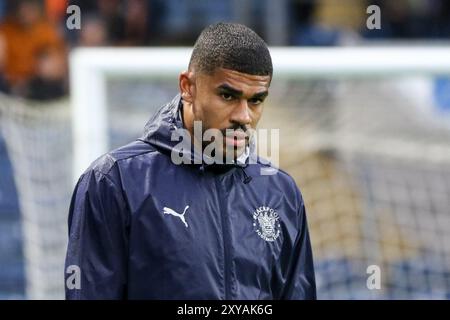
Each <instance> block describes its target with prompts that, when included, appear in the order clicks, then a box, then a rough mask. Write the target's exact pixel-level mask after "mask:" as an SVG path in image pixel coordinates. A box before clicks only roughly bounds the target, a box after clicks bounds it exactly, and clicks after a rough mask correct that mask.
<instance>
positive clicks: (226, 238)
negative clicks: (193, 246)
mask: <svg viewBox="0 0 450 320" xmlns="http://www.w3.org/2000/svg"><path fill="white" fill-rule="evenodd" d="M216 187H217V189H218V191H219V193H218V197H219V202H220V216H221V221H222V239H223V256H224V279H225V280H224V281H225V300H230V298H231V288H230V286H231V263H230V246H231V244H230V243H231V239H230V230H229V223H228V213H227V210H226V203H224V197H221V196H220V195H221V192H220V191H224V192H223V193H222V194H226V193H225V190H223V188H222V187H221V185H220V178H217V179H216Z"/></svg>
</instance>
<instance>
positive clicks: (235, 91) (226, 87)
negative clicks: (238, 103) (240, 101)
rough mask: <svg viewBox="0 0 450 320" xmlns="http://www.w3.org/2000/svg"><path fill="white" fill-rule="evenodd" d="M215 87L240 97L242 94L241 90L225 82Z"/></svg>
mask: <svg viewBox="0 0 450 320" xmlns="http://www.w3.org/2000/svg"><path fill="white" fill-rule="evenodd" d="M217 89H219V90H220V91H222V92H226V93H228V94H231V95H233V96H235V97H240V96H242V94H243V92H242V91H241V90H238V89H235V88H233V87H231V86H229V85H228V84H226V83H224V84H221V85H220V86H218V87H217Z"/></svg>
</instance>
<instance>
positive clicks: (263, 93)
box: [251, 90, 269, 99]
mask: <svg viewBox="0 0 450 320" xmlns="http://www.w3.org/2000/svg"><path fill="white" fill-rule="evenodd" d="M268 95H269V91H267V90H266V91H261V92H258V93H255V94H254V95H253V96H252V97H251V99H262V98H265V97H267V96H268Z"/></svg>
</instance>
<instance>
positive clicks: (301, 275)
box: [281, 190, 317, 300]
mask: <svg viewBox="0 0 450 320" xmlns="http://www.w3.org/2000/svg"><path fill="white" fill-rule="evenodd" d="M297 192H298V194H299V195H300V191H298V190H297ZM299 218H300V219H299V226H298V230H299V232H298V234H297V237H296V239H295V243H294V246H293V250H292V253H291V255H290V256H291V259H290V263H289V267H288V272H287V276H286V281H285V282H284V283H285V285H284V288H283V293H282V295H281V299H287V300H300V299H301V300H316V299H317V296H316V281H315V273H314V262H313V254H312V249H311V242H310V238H309V231H308V222H307V219H306V210H305V206H304V203H303V200H302V197H301V196H300V208H299Z"/></svg>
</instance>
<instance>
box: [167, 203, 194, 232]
mask: <svg viewBox="0 0 450 320" xmlns="http://www.w3.org/2000/svg"><path fill="white" fill-rule="evenodd" d="M187 209H189V206H186V208H184V211H183V213H181V214H180V213H178V212H175V211H174V210H172V209H170V208H167V207H164V214H171V215H173V216H175V217H178V218H180V219H181V221H183V223H184V225H185V226H186V228H187V227H188V224H187V222H186V219H185V218H184V214H185V213H186V210H187Z"/></svg>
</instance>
